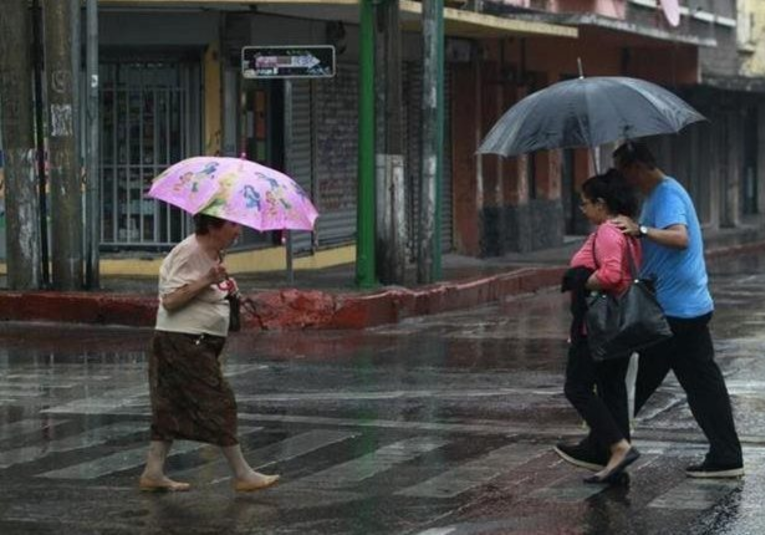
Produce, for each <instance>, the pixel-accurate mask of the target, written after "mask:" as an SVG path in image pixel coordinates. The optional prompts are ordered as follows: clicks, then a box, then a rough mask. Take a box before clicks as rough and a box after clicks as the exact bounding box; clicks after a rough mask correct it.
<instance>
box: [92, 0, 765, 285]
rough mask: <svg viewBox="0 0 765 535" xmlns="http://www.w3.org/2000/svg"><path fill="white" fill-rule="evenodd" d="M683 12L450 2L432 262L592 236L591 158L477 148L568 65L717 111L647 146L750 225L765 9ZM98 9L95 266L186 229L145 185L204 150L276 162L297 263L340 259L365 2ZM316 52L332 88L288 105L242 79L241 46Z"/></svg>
mask: <svg viewBox="0 0 765 535" xmlns="http://www.w3.org/2000/svg"><path fill="white" fill-rule="evenodd" d="M679 4H680V19H679V24H678V25H673V23H672V21H671V20H670V17H669V15H668V14H666V13H665V12H663V11H662V9H661V6H662V4H661V3H659V2H657V1H656V0H576V1H574V0H572V1H565V2H564V1H560V0H493V1H492V0H484V1H480V2H479V1H467V2H466V1H455V2H447V8H446V9H445V33H446V58H445V61H446V64H445V73H446V76H445V78H446V87H445V96H446V135H445V146H444V160H445V161H444V175H443V184H442V191H443V195H442V202H443V204H442V207H441V214H442V221H441V229H442V243H443V249H444V251H453V252H455V253H458V254H464V255H471V256H498V255H503V254H505V253H508V252H524V251H532V250H538V249H543V248H548V247H554V246H557V245H560V244H562V243H563V242H564V241H565V239H566V236H571V235H577V234H581V233H584V232H586V231H587V224H586V222H585V221H584V220H583V218H582V216H581V214H580V213H579V210H578V209H577V205H578V188H579V186H580V185H581V183H582V182H583V181H584V180H586V179H587V178H588V177H589V176H591V175H592V174H593V173H594V165H593V161H592V156H591V154H590V151H588V150H585V149H578V150H565V151H561V150H558V151H543V152H539V153H535V154H530V155H525V156H522V157H518V158H511V159H503V158H499V157H496V156H476V149H477V148H478V146H479V144H480V142H481V140H482V139H483V136H485V135H486V134H487V133H488V131H489V129H490V128H491V126H492V125H493V124H494V123H495V122H496V120H498V119H499V117H501V115H502V114H503V113H504V112H505V111H506V110H507V109H508V108H509V107H511V106H512V105H513V104H514V103H515V102H517V101H518V100H520V99H521V98H523V97H524V96H526V95H528V94H530V93H532V92H534V91H537V90H539V89H542V88H544V87H546V86H548V85H550V84H553V83H555V82H558V81H561V80H566V79H570V78H572V77H576V76H579V64H580V62H581V65H582V66H583V71H584V73H583V74H584V75H585V76H621V75H623V76H634V77H639V78H644V79H647V80H649V81H652V82H655V83H658V84H660V85H663V86H664V87H667V88H669V89H670V90H672V91H675V92H677V93H678V94H679V95H681V96H682V97H683V98H686V99H687V100H689V101H690V102H691V103H692V104H694V105H695V106H696V107H697V108H698V109H699V110H700V111H701V112H702V113H704V114H705V115H706V116H707V117H708V118H709V119H710V121H709V122H707V123H702V124H697V125H693V126H691V127H689V128H687V129H686V130H685V131H683V132H682V133H680V134H679V135H676V136H660V137H657V138H656V139H651V140H649V141H650V143H651V144H652V145H653V146H654V147H655V149H656V151H657V154H658V155H659V158H660V161H661V165H662V167H663V168H664V169H665V171H666V172H668V173H669V174H672V175H674V176H676V177H677V178H678V179H679V180H681V181H682V182H683V183H684V184H685V185H686V186H687V187H688V189H689V191H690V192H691V194H692V196H693V197H694V199H695V200H696V203H697V205H698V207H699V214H700V217H701V219H702V222H703V223H704V225H705V226H707V227H710V228H718V227H724V226H736V225H741V224H747V222H748V221H750V220H751V217H750V216H755V215H757V214H759V213H760V212H762V211H763V210H765V161H763V160H762V158H764V157H765V156H763V155H765V151H763V150H762V145H763V143H765V132H764V131H763V128H765V108H764V107H763V101H762V94H763V92H765V89H764V87H765V46H762V43H763V39H765V35H764V34H765V13H764V12H765V5H763V2H760V1H758V0H738V1H737V0H694V1H693V2H691V4H692V5H693V9H690V8H689V2H687V1H681V2H679ZM400 5H401V19H402V27H403V30H404V34H403V43H402V49H403V65H402V84H403V89H404V97H405V109H404V132H405V134H404V135H405V146H406V150H405V177H406V180H405V182H406V188H407V192H406V193H407V195H406V198H407V203H406V204H407V206H406V211H407V230H408V235H409V241H410V243H409V245H408V246H409V250H410V252H411V251H413V250H414V247H412V244H413V243H414V242H415V239H416V236H415V231H416V221H417V217H418V207H417V203H416V198H417V196H416V194H415V192H416V188H417V187H418V185H419V175H420V162H419V153H420V145H421V138H422V134H421V127H420V126H421V117H420V113H421V112H420V108H421V106H420V98H421V91H422V65H421V61H422V59H421V56H422V52H421V46H422V45H421V29H420V12H421V4H420V3H419V2H412V1H409V0H400ZM99 6H100V13H99V30H100V54H101V102H102V114H101V121H102V139H101V151H102V152H101V176H100V180H101V190H100V192H101V201H102V202H101V220H102V235H101V244H100V245H101V249H102V251H103V258H104V261H103V262H104V263H103V264H102V265H104V266H107V269H106V271H105V272H106V273H108V272H110V269H111V268H110V267H109V266H111V265H112V264H110V262H117V260H116V259H119V258H131V259H136V258H143V257H147V256H148V257H152V258H155V257H158V255H159V254H160V253H161V252H162V251H164V250H166V249H167V248H169V247H171V246H172V245H173V244H174V243H177V242H178V241H179V240H180V239H182V237H183V236H185V235H186V234H187V233H188V232H190V229H191V227H190V222H189V218H188V217H187V216H186V215H184V214H183V213H181V212H180V211H178V210H175V209H172V208H168V207H167V206H166V205H164V204H163V203H159V202H157V201H154V200H151V199H148V198H146V197H145V193H146V191H148V188H149V186H150V183H151V180H152V179H153V178H154V177H155V176H156V175H158V174H159V173H160V172H161V171H162V170H163V169H165V168H166V167H167V166H169V165H171V164H172V163H174V162H176V161H178V160H181V159H183V158H185V157H189V156H192V155H198V154H208V155H214V154H219V155H225V156H234V157H239V156H241V155H242V154H244V155H246V157H248V158H250V159H253V160H256V161H259V162H262V163H264V164H266V165H269V166H272V167H275V168H279V169H283V170H285V171H286V172H287V173H288V174H290V175H291V176H293V177H294V178H295V179H296V180H297V181H298V182H299V183H300V184H301V185H302V186H303V188H304V189H305V190H306V191H307V192H309V193H310V195H311V197H312V200H313V201H314V203H315V205H316V206H317V208H318V210H319V212H320V214H321V215H320V218H319V220H318V222H317V227H316V229H315V231H314V232H303V233H296V234H295V235H294V247H295V250H296V253H297V254H298V256H299V257H300V258H298V261H297V262H298V264H297V265H298V267H321V266H325V265H331V264H334V263H342V262H350V261H353V259H354V243H355V232H356V210H357V203H356V185H357V158H358V141H357V138H358V84H359V26H358V14H359V13H358V2H356V1H352V0H328V1H326V2H321V3H317V2H309V1H306V0H303V1H301V0H295V1H289V0H281V1H279V2H269V1H266V0H262V1H261V0H249V1H237V2H229V1H220V0H219V1H214V0H211V1H209V2H204V3H200V2H180V1H168V2H155V1H151V2H148V1H146V2H144V1H141V0H134V1H132V2H124V1H120V2H116V1H109V0H106V1H103V2H99ZM757 43H759V44H760V46H759V47H758V46H755V45H756V44H757ZM318 44H330V45H333V46H335V48H336V51H337V75H336V76H335V77H334V78H332V79H317V80H310V81H307V80H302V81H295V82H294V83H293V84H292V91H291V93H289V94H287V93H286V92H285V86H284V83H283V82H282V81H277V80H272V81H255V80H246V79H244V78H243V77H242V75H241V50H242V47H244V46H251V45H261V46H277V45H318ZM84 82H85V81H84V77H83V84H84ZM83 87H84V86H83ZM287 99H289V102H288V101H287ZM288 109H289V110H290V111H291V113H289V114H288V113H287V110H288ZM288 116H289V117H291V123H290V124H289V125H287V124H286V121H287V120H288ZM287 126H289V127H290V128H289V130H290V131H291V134H292V142H291V144H290V147H291V148H289V149H287V148H286V146H285V131H286V130H287ZM611 149H612V147H609V146H605V147H600V148H597V149H596V152H595V153H596V154H597V158H598V159H599V163H600V165H601V167H605V166H608V165H610V163H611V161H610V152H611ZM282 240H283V236H282V235H281V234H280V233H264V234H260V233H255V232H249V231H248V232H246V233H245V235H244V237H243V240H242V242H241V243H240V245H239V253H238V254H239V258H240V259H239V260H237V257H236V255H233V256H232V262H233V263H234V264H235V265H238V266H239V268H240V269H241V270H254V269H280V268H283V266H284V260H283V246H282ZM115 266H116V264H115ZM155 267H156V266H154V265H153V264H152V265H149V266H147V267H146V269H145V270H143V271H142V270H141V269H135V270H133V272H135V273H144V272H145V273H146V274H149V273H152V272H153V270H154V269H155ZM114 270H115V271H119V268H117V267H115V268H114Z"/></svg>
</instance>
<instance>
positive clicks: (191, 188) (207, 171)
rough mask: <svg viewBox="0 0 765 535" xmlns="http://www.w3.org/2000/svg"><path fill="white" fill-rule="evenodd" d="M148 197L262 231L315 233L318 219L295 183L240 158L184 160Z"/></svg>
mask: <svg viewBox="0 0 765 535" xmlns="http://www.w3.org/2000/svg"><path fill="white" fill-rule="evenodd" d="M148 196H149V197H153V198H155V199H160V200H162V201H165V202H167V203H169V204H172V205H173V206H177V207H179V208H181V209H183V210H185V211H187V212H189V213H191V214H197V213H202V214H207V215H211V216H215V217H219V218H221V219H226V220H228V221H234V222H236V223H240V224H242V225H245V226H248V227H250V228H253V229H255V230H260V231H266V230H283V229H289V230H312V229H313V226H314V223H315V222H316V218H317V217H318V212H317V211H316V208H314V206H313V204H311V201H310V200H309V199H308V197H307V196H306V194H305V192H304V191H303V188H301V187H300V185H299V184H297V183H296V182H295V181H294V180H292V179H291V178H290V177H288V176H287V175H285V174H284V173H280V172H279V171H276V170H274V169H271V168H269V167H266V166H264V165H260V164H257V163H255V162H251V161H248V160H244V159H240V158H223V157H207V156H199V157H195V158H188V159H186V160H183V161H181V162H178V163H176V164H175V165H173V166H171V167H170V168H168V169H167V170H166V171H164V172H163V173H162V174H161V175H159V176H158V177H157V178H156V179H154V182H153V184H152V187H151V190H149V193H148Z"/></svg>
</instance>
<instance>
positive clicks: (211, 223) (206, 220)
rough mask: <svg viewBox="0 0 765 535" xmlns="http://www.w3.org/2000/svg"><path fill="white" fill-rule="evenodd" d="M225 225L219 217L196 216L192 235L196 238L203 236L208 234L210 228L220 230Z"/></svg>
mask: <svg viewBox="0 0 765 535" xmlns="http://www.w3.org/2000/svg"><path fill="white" fill-rule="evenodd" d="M225 223H226V220H225V219H221V218H219V217H215V216H211V215H207V214H196V215H195V216H194V233H195V234H196V235H197V236H204V235H205V234H208V233H209V232H210V229H211V228H221V227H222V226H223V225H224V224H225Z"/></svg>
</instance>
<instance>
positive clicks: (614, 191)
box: [582, 169, 638, 217]
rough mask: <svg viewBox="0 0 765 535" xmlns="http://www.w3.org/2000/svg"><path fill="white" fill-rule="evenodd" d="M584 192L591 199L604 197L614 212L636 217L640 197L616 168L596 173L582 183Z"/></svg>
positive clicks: (604, 200)
mask: <svg viewBox="0 0 765 535" xmlns="http://www.w3.org/2000/svg"><path fill="white" fill-rule="evenodd" d="M582 194H583V195H584V196H585V197H587V198H588V199H589V200H591V201H595V200H598V199H602V200H603V202H604V203H606V206H607V207H608V211H609V212H611V213H612V214H619V215H626V216H627V217H635V215H637V211H638V199H637V194H636V193H635V190H634V189H633V188H632V186H630V185H629V184H628V183H627V181H626V180H625V179H624V176H622V174H621V173H620V172H619V171H617V170H616V169H609V170H608V171H606V172H605V173H603V174H602V175H595V176H593V177H590V178H589V179H587V181H586V182H585V183H584V184H582Z"/></svg>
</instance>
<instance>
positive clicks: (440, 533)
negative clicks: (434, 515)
mask: <svg viewBox="0 0 765 535" xmlns="http://www.w3.org/2000/svg"><path fill="white" fill-rule="evenodd" d="M455 531H457V528H430V529H426V530H425V531H421V532H420V533H418V534H417V535H449V534H450V533H454V532H455Z"/></svg>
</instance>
